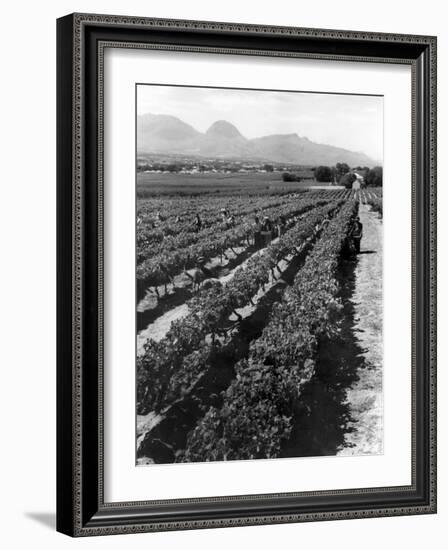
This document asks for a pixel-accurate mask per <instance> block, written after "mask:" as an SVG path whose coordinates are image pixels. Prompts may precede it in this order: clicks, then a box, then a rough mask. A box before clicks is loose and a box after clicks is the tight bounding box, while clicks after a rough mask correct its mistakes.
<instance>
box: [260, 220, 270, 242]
mask: <svg viewBox="0 0 448 550" xmlns="http://www.w3.org/2000/svg"><path fill="white" fill-rule="evenodd" d="M261 235H262V237H263V239H264V245H265V246H267V245H268V244H269V243H270V242H271V240H272V223H271V220H270V219H269V218H268V217H267V216H265V217H264V218H263V223H262V225H261Z"/></svg>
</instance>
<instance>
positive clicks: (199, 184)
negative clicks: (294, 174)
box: [137, 172, 319, 197]
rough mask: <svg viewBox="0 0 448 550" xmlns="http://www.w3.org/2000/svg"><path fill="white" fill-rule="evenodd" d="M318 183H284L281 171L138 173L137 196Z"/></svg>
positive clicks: (272, 189) (273, 189)
mask: <svg viewBox="0 0 448 550" xmlns="http://www.w3.org/2000/svg"><path fill="white" fill-rule="evenodd" d="M316 185H319V184H318V183H316V182H315V181H314V180H313V179H306V180H303V181H301V182H284V181H283V180H282V175H281V173H280V172H273V173H261V174H255V173H249V174H176V173H173V174H156V173H138V174H137V195H138V196H139V197H150V196H154V195H161V194H165V195H197V194H203V193H217V194H218V193H219V194H223V195H229V194H239V193H242V194H246V193H247V194H260V193H262V194H264V193H266V194H274V193H275V194H277V193H287V192H291V191H296V190H298V189H303V188H304V187H309V186H316Z"/></svg>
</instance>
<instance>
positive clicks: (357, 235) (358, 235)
mask: <svg viewBox="0 0 448 550" xmlns="http://www.w3.org/2000/svg"><path fill="white" fill-rule="evenodd" d="M350 237H351V239H352V241H353V244H354V246H355V250H356V254H359V253H360V252H361V239H362V223H361V221H360V219H359V216H356V218H355V221H354V222H353V225H352V228H351V230H350Z"/></svg>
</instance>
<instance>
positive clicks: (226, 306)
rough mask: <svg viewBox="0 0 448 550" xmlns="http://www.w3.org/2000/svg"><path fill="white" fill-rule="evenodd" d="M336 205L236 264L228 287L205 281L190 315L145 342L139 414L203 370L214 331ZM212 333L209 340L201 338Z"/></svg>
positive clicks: (176, 393)
mask: <svg viewBox="0 0 448 550" xmlns="http://www.w3.org/2000/svg"><path fill="white" fill-rule="evenodd" d="M338 205H339V203H330V204H328V205H325V206H321V207H317V208H314V209H312V210H311V211H309V212H308V213H307V214H306V215H304V216H303V217H302V219H300V220H298V221H297V223H296V225H295V226H294V227H293V228H292V229H290V230H289V231H287V232H286V233H285V234H284V235H282V236H281V237H280V238H279V239H278V241H277V242H275V243H271V245H269V246H268V247H267V248H266V249H265V250H264V251H263V253H261V254H259V255H256V256H254V257H253V258H251V259H250V260H249V262H248V263H247V265H246V266H245V267H244V268H243V267H241V268H239V269H238V271H237V272H236V274H235V276H234V277H233V279H232V280H231V281H230V282H229V283H228V284H227V285H225V286H224V285H221V283H220V282H219V281H210V285H209V286H208V287H207V288H203V289H201V291H199V292H198V294H197V295H196V296H194V297H193V298H192V299H191V300H190V301H189V302H188V310H189V314H188V315H187V316H186V317H184V318H183V319H181V320H178V321H175V322H173V323H172V325H171V327H170V330H169V331H168V333H167V335H166V336H165V338H163V339H162V340H161V341H159V342H156V341H154V340H151V339H150V340H148V342H147V343H146V344H145V351H144V353H143V355H142V356H140V357H139V358H138V360H137V377H138V385H137V399H138V407H139V410H140V414H144V413H146V412H148V410H155V411H157V412H159V411H160V410H162V409H163V408H164V407H166V406H168V405H169V404H170V403H172V402H173V401H175V400H176V399H178V398H179V397H181V396H182V395H183V394H184V393H185V392H188V391H189V390H188V389H189V388H190V387H191V386H192V384H193V383H194V381H195V380H196V379H197V377H198V374H200V373H201V372H202V371H203V370H204V365H205V364H206V362H207V358H208V355H209V353H210V351H211V348H212V347H213V345H214V342H215V336H216V334H219V332H220V329H221V328H222V327H223V325H224V324H225V323H226V322H227V321H228V319H229V317H230V316H231V315H232V313H234V312H235V310H236V309H238V308H241V307H243V306H245V305H246V304H248V303H250V301H251V299H252V297H253V296H254V295H255V294H256V293H257V292H258V290H259V289H260V288H263V285H265V284H267V283H268V282H269V279H270V274H271V273H272V271H273V269H275V267H276V266H277V265H278V264H279V263H280V262H281V261H282V259H284V258H286V257H288V256H289V255H291V254H294V253H297V250H296V248H297V247H299V245H300V244H301V243H303V242H304V241H305V240H306V239H307V238H309V237H310V236H312V235H313V234H314V233H315V232H316V231H317V230H318V228H319V225H320V224H321V223H322V222H323V220H324V219H325V218H326V216H328V215H329V214H330V213H331V212H332V211H334V210H335V208H337V206H338ZM207 335H212V338H211V344H209V343H206V336H207Z"/></svg>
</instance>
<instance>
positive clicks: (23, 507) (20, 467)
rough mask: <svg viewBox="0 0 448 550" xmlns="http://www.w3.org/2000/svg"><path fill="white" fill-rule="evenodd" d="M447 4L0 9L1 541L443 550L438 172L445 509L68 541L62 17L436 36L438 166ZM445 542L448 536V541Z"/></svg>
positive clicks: (115, 2)
mask: <svg viewBox="0 0 448 550" xmlns="http://www.w3.org/2000/svg"><path fill="white" fill-rule="evenodd" d="M444 4H445V3H444V2H442V0H427V1H426V2H421V1H418V2H417V1H415V0H408V1H406V2H405V1H403V0H400V1H397V2H390V0H375V2H370V3H367V2H366V3H362V2H359V0H340V1H339V2H332V1H331V0H314V1H313V2H306V3H305V2H295V1H287V0H277V1H276V2H271V1H267V0H258V1H257V2H254V1H250V2H249V1H247V2H245V3H244V2H242V1H241V0H226V1H225V2H210V1H208V2H207V1H206V0H187V1H182V0H165V1H164V2H160V3H150V2H144V1H141V0H127V1H123V0H121V1H120V0H108V1H105V0H90V1H89V2H87V1H86V0H78V1H77V2H74V1H69V0H60V1H59V2H57V3H56V2H55V3H54V5H51V4H50V3H47V4H44V3H42V2H39V3H34V2H30V1H26V2H9V3H8V4H6V5H5V6H4V8H3V11H2V21H3V24H2V32H1V34H0V40H1V49H0V52H1V54H0V55H1V70H2V84H1V87H0V94H1V101H0V128H1V134H0V135H1V140H2V143H1V149H0V150H1V151H2V157H1V173H2V178H1V183H0V185H1V202H0V236H1V237H0V239H1V240H0V243H1V244H0V254H1V256H0V258H1V271H0V281H1V284H0V312H1V316H0V323H1V329H0V334H1V336H2V338H1V345H0V355H1V359H0V365H1V367H2V384H1V386H0V407H1V410H0V418H1V422H2V425H1V432H0V435H1V443H2V445H1V449H2V450H1V454H0V461H1V467H0V476H1V477H0V506H1V512H0V513H1V515H0V521H1V524H2V530H1V534H0V541H1V543H2V546H3V547H4V548H7V549H13V548H27V547H32V548H38V549H40V548H45V549H48V550H51V549H53V548H58V549H59V548H68V547H73V545H77V547H83V548H86V547H89V548H118V547H121V546H122V545H126V547H128V548H137V547H138V548H141V547H142V546H143V545H148V546H151V548H152V549H158V548H176V547H182V548H186V549H190V548H194V549H197V548H200V549H202V548H204V549H205V548H207V549H208V548H210V547H215V548H218V549H220V548H232V547H233V548H253V547H256V548H263V549H264V548H266V549H267V548H272V547H273V546H275V547H279V548H281V547H283V546H292V547H298V546H300V547H302V548H317V549H320V548H328V547H331V548H344V549H348V548H363V550H368V549H370V548H375V549H377V548H379V547H384V548H389V547H394V546H397V545H399V546H400V547H402V548H407V549H417V548H421V547H423V546H426V547H431V548H442V547H443V543H442V540H443V539H446V522H447V520H448V482H447V479H448V466H447V465H448V460H447V455H448V448H447V435H446V434H447V433H448V430H447V426H446V424H445V423H446V422H447V420H448V418H447V416H448V415H447V411H448V404H447V399H444V398H443V397H444V392H445V391H446V388H447V387H448V383H447V382H448V372H447V369H446V368H445V367H446V362H447V359H448V357H447V346H446V344H445V340H446V338H444V336H445V332H446V329H447V322H446V307H444V306H448V303H447V290H446V289H447V286H446V285H445V284H443V282H444V281H446V279H447V277H448V270H447V268H448V263H447V256H446V249H447V242H446V235H447V233H448V216H446V215H444V214H445V212H444V211H443V208H444V205H445V204H446V203H447V199H448V192H447V186H446V184H445V181H444V179H443V177H444V170H439V172H440V177H439V250H440V254H439V281H440V282H441V284H440V285H439V312H440V313H439V327H440V328H439V340H440V342H439V350H440V352H439V426H440V428H439V513H438V515H436V516H420V517H418V516H409V517H399V518H388V519H370V520H355V521H353V520H352V521H343V522H328V523H318V524H316V523H314V524H313V523H308V524H299V525H281V526H267V527H246V528H238V529H236V528H234V529H221V530H207V531H190V532H175V533H159V534H152V535H134V536H132V537H130V536H118V537H108V538H95V539H83V540H79V539H78V540H71V539H69V538H67V537H64V536H63V535H60V534H58V533H56V532H55V531H54V511H55V331H56V323H55V307H56V299H55V298H56V296H55V269H56V268H55V147H56V146H55V127H56V126H55V125H56V121H55V57H56V51H55V41H56V32H55V31H56V25H55V19H56V18H57V17H60V16H62V15H65V14H67V13H71V12H74V11H86V12H95V13H112V14H125V15H143V16H154V17H168V18H185V19H205V20H215V21H216V20H218V21H220V20H221V21H235V22H251V23H259V24H275V25H296V26H308V27H323V28H339V29H352V30H370V31H385V32H400V33H415V34H433V35H438V38H439V64H438V66H439V91H438V93H439V121H438V128H439V157H440V165H443V163H444V160H445V152H446V151H447V150H448V132H447V130H446V127H445V124H447V123H448V119H447V113H448V102H447V100H446V98H447V97H448V69H447V66H448V63H447V60H448V35H447V33H446V21H447V16H446V13H445V11H446V10H445V8H444ZM444 535H445V536H444Z"/></svg>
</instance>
